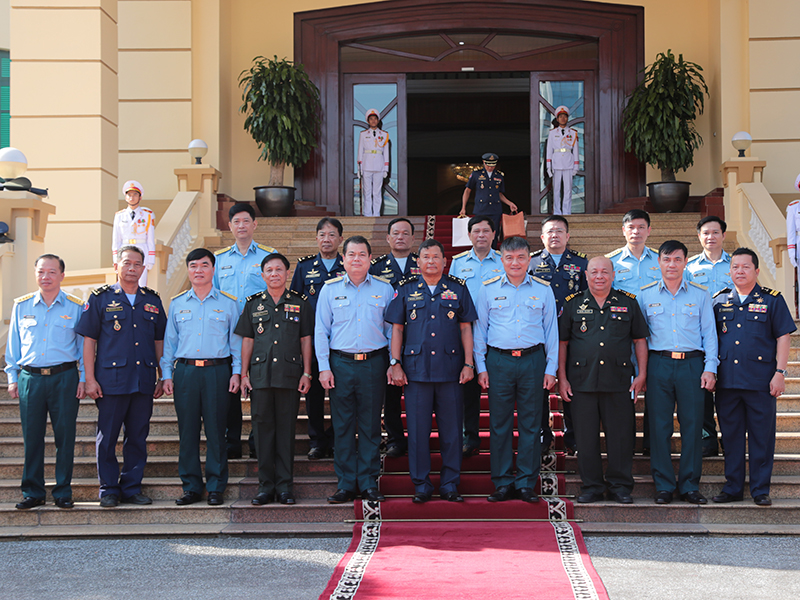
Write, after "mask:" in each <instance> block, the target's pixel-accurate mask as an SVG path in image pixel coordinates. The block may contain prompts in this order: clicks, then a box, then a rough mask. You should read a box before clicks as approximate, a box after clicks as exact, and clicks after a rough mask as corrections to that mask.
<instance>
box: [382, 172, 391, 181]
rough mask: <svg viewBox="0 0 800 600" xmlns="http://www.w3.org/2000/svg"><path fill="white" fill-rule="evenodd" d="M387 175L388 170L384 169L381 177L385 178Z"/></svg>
mask: <svg viewBox="0 0 800 600" xmlns="http://www.w3.org/2000/svg"><path fill="white" fill-rule="evenodd" d="M388 175H389V171H384V172H383V174H382V177H383V178H384V179H386V177H387V176H388Z"/></svg>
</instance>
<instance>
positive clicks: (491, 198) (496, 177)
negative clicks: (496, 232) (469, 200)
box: [466, 155, 506, 229]
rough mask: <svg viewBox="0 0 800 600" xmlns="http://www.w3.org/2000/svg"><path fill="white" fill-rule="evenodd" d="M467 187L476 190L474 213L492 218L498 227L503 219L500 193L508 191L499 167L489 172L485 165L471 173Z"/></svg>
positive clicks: (496, 227)
mask: <svg viewBox="0 0 800 600" xmlns="http://www.w3.org/2000/svg"><path fill="white" fill-rule="evenodd" d="M485 156H486V155H484V157H485ZM492 156H495V155H492ZM484 160H485V158H484ZM494 160H497V158H496V157H495V158H494ZM466 187H467V188H468V189H470V190H472V191H474V192H475V206H474V208H473V209H472V214H473V215H475V216H478V215H481V216H487V217H489V218H491V219H492V222H493V223H494V226H495V229H498V228H499V227H500V226H501V225H502V221H503V201H502V200H501V199H500V194H503V195H505V193H506V180H505V175H503V173H502V172H501V171H498V170H497V169H494V170H492V172H491V173H489V172H488V171H487V170H486V167H483V168H480V169H477V170H476V171H473V172H472V173H471V174H470V176H469V179H468V180H467V185H466Z"/></svg>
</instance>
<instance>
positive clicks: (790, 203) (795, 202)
mask: <svg viewBox="0 0 800 600" xmlns="http://www.w3.org/2000/svg"><path fill="white" fill-rule="evenodd" d="M798 202H800V198H798V199H797V200H792V201H791V202H789V204H788V205H787V206H792V205H793V204H797V203H798Z"/></svg>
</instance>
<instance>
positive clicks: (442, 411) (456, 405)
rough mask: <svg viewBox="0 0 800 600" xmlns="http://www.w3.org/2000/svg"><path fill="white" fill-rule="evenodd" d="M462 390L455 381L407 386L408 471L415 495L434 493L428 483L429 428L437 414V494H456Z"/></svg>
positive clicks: (414, 383) (418, 383)
mask: <svg viewBox="0 0 800 600" xmlns="http://www.w3.org/2000/svg"><path fill="white" fill-rule="evenodd" d="M463 402H464V401H463V396H462V386H461V384H459V383H458V382H457V381H446V382H428V381H409V382H408V385H407V386H406V417H407V419H408V468H409V471H410V472H411V481H412V482H413V483H414V491H415V492H417V493H422V494H431V493H433V484H432V483H431V447H430V444H431V442H430V439H431V427H432V425H433V418H432V415H433V413H434V412H435V413H436V428H437V430H438V433H439V452H440V453H441V455H442V470H441V476H440V480H439V493H440V494H446V493H448V492H455V491H458V490H457V486H458V484H459V481H460V478H461V422H462V420H463V418H464V415H463V412H464V411H463Z"/></svg>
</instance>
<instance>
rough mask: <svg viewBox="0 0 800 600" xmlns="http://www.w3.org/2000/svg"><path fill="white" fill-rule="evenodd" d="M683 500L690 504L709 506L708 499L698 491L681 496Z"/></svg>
mask: <svg viewBox="0 0 800 600" xmlns="http://www.w3.org/2000/svg"><path fill="white" fill-rule="evenodd" d="M681 500H684V501H686V502H688V503H689V504H708V500H706V497H705V496H703V494H701V493H700V492H698V491H697V490H693V491H691V492H685V493H683V494H681Z"/></svg>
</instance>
